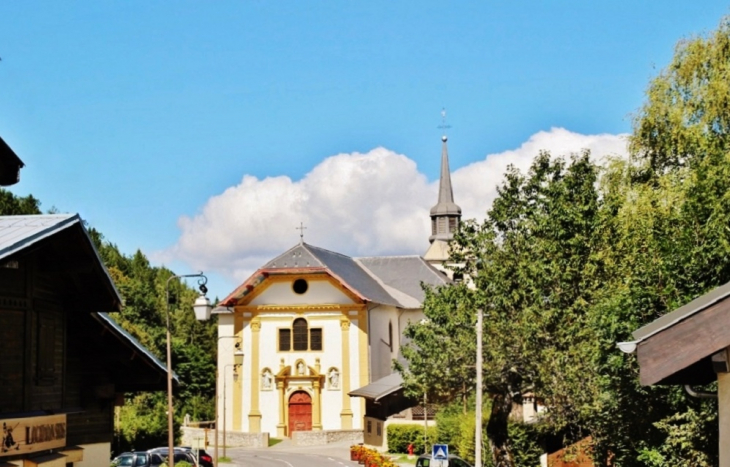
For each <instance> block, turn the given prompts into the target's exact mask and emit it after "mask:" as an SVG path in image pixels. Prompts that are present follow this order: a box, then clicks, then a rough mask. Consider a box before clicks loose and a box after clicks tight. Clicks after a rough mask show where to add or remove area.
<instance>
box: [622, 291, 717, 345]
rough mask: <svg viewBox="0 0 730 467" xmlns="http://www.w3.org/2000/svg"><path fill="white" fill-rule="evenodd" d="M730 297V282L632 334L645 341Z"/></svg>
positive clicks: (638, 339)
mask: <svg viewBox="0 0 730 467" xmlns="http://www.w3.org/2000/svg"><path fill="white" fill-rule="evenodd" d="M728 296H730V282H728V283H727V284H724V285H721V286H720V287H718V288H716V289H713V290H711V291H709V292H708V293H706V294H704V295H701V296H699V297H697V298H695V299H694V300H692V301H691V302H689V303H687V304H686V305H684V306H681V307H679V308H677V309H676V310H674V311H672V312H671V313H667V314H666V315H663V316H660V317H659V318H657V319H655V320H654V321H652V322H651V323H649V324H647V325H645V326H642V327H640V328H639V329H637V330H636V331H634V332H633V333H632V335H633V336H634V339H636V340H637V341H643V340H645V339H648V338H649V337H651V336H653V335H654V334H656V333H658V332H661V331H663V330H664V329H666V328H668V327H671V326H673V325H675V324H677V323H679V322H680V321H683V320H685V319H687V318H689V317H691V316H692V315H694V314H695V313H698V312H700V311H702V310H704V309H705V308H707V307H708V306H711V305H714V304H715V303H717V302H719V301H722V300H724V299H726V298H727V297H728Z"/></svg>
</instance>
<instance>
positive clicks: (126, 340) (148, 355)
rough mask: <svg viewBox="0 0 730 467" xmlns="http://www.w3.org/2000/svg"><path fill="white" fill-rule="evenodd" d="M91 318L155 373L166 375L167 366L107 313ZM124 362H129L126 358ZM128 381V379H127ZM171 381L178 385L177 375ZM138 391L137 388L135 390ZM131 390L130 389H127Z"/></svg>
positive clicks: (97, 314)
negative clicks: (155, 371)
mask: <svg viewBox="0 0 730 467" xmlns="http://www.w3.org/2000/svg"><path fill="white" fill-rule="evenodd" d="M92 317H93V318H94V319H95V320H97V321H98V322H99V323H101V325H102V326H103V327H104V328H105V329H106V330H107V331H109V332H110V333H111V334H112V335H113V336H114V337H115V338H116V339H117V340H118V341H119V342H121V343H122V344H123V345H124V346H126V347H128V348H129V349H130V350H131V351H132V352H133V354H134V356H135V357H137V358H141V359H142V360H143V361H144V362H145V363H147V364H148V365H149V366H151V367H152V368H153V369H154V370H157V372H158V373H159V372H161V373H162V374H167V366H166V365H165V364H164V363H162V362H161V361H160V360H159V359H158V358H157V357H156V356H155V355H154V354H153V353H152V352H150V350H149V349H148V348H147V347H145V346H144V345H142V344H141V343H140V342H139V341H138V340H137V339H135V338H134V337H133V336H132V335H131V334H130V333H128V332H127V331H126V330H125V329H124V328H123V327H121V326H120V325H119V323H117V322H116V321H114V319H113V318H112V317H111V316H109V314H107V313H103V312H99V313H92ZM126 360H131V359H129V358H127V359H126ZM127 379H129V378H127ZM173 379H174V381H175V382H176V383H179V382H180V381H179V380H178V377H177V374H175V373H174V372H173ZM135 389H137V390H140V389H139V388H135ZM129 390H132V389H129Z"/></svg>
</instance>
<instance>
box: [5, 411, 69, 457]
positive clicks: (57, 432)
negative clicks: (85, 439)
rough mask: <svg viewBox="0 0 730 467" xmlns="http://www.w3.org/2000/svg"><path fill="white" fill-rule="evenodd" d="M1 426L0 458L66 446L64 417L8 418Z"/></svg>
mask: <svg viewBox="0 0 730 467" xmlns="http://www.w3.org/2000/svg"><path fill="white" fill-rule="evenodd" d="M0 425H2V444H0V457H1V456H14V455H18V454H26V453H30V452H37V451H45V450H46V449H54V448H60V447H64V446H65V445H66V415H65V414H64V415H47V416H43V417H27V418H9V419H4V420H0Z"/></svg>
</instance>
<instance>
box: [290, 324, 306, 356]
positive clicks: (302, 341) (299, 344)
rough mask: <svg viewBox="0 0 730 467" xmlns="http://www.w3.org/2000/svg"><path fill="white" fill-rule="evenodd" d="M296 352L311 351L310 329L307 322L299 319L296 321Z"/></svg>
mask: <svg viewBox="0 0 730 467" xmlns="http://www.w3.org/2000/svg"><path fill="white" fill-rule="evenodd" d="M292 327H293V328H294V329H293V331H294V350H307V349H309V329H308V327H307V320H305V319H304V318H297V319H295V320H294V326H292Z"/></svg>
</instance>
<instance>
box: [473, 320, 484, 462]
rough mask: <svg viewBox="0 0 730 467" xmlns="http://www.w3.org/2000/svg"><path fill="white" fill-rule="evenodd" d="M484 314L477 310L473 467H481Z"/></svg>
mask: <svg viewBox="0 0 730 467" xmlns="http://www.w3.org/2000/svg"><path fill="white" fill-rule="evenodd" d="M483 315H484V312H483V311H482V309H481V308H478V309H477V371H476V373H477V400H476V404H477V407H476V412H477V413H476V419H477V420H476V421H477V423H476V430H475V433H474V444H475V446H474V466H475V467H482V332H483V328H482V321H483V319H484V316H483Z"/></svg>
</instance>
